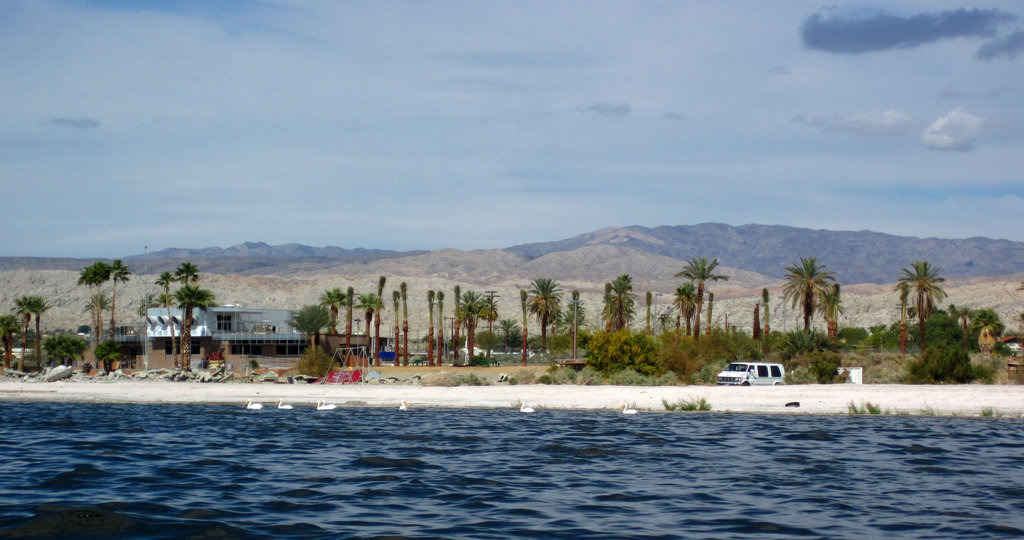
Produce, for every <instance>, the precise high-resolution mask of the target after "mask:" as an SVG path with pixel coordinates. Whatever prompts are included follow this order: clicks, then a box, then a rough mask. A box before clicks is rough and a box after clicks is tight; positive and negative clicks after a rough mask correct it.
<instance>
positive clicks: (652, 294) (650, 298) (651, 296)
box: [645, 291, 654, 335]
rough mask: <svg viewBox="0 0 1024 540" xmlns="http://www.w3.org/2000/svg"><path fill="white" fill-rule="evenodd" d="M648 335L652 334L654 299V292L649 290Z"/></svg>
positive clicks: (647, 297) (647, 296)
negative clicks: (652, 305) (652, 306)
mask: <svg viewBox="0 0 1024 540" xmlns="http://www.w3.org/2000/svg"><path fill="white" fill-rule="evenodd" d="M645 300H647V335H650V334H651V303H652V302H653V301H654V293H652V292H651V291H647V295H646V298H645Z"/></svg>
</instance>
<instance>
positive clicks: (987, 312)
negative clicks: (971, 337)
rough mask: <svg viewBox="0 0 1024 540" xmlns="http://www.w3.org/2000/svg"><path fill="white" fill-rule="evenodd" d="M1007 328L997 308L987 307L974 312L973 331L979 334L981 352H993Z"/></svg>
mask: <svg viewBox="0 0 1024 540" xmlns="http://www.w3.org/2000/svg"><path fill="white" fill-rule="evenodd" d="M1005 330H1006V325H1004V324H1003V321H1002V320H1001V319H1000V318H999V314H998V313H996V312H995V310H993V309H988V308H986V309H979V310H977V311H975V312H974V318H973V320H972V321H971V331H972V333H977V334H978V349H979V350H980V351H981V352H983V353H987V354H991V353H992V351H994V350H995V347H996V344H997V343H998V342H999V337H1000V336H1002V335H1003V332H1004V331H1005Z"/></svg>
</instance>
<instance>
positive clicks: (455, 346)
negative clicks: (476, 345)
mask: <svg viewBox="0 0 1024 540" xmlns="http://www.w3.org/2000/svg"><path fill="white" fill-rule="evenodd" d="M452 291H453V292H454V293H455V298H454V300H455V307H454V308H452V317H453V318H454V324H453V326H455V329H454V330H452V361H455V360H457V359H458V358H459V329H460V328H461V327H462V324H461V323H459V310H460V309H462V308H461V306H462V287H459V286H458V285H456V286H455V287H453V288H452Z"/></svg>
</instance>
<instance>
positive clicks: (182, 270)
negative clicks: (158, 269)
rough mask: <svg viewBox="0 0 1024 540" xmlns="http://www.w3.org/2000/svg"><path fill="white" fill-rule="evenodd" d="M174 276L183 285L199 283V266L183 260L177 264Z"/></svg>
mask: <svg viewBox="0 0 1024 540" xmlns="http://www.w3.org/2000/svg"><path fill="white" fill-rule="evenodd" d="M174 277H176V278H178V281H180V282H182V283H183V284H185V285H195V284H196V283H199V267H198V266H196V265H194V264H192V263H191V262H188V261H185V262H183V263H181V264H179V265H178V269H177V270H175V271H174Z"/></svg>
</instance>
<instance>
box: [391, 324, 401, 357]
mask: <svg viewBox="0 0 1024 540" xmlns="http://www.w3.org/2000/svg"><path fill="white" fill-rule="evenodd" d="M398 333H399V327H398V325H397V324H396V325H395V346H394V347H393V349H394V350H395V367H398V366H400V365H402V355H401V352H402V342H401V341H399V339H398Z"/></svg>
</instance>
